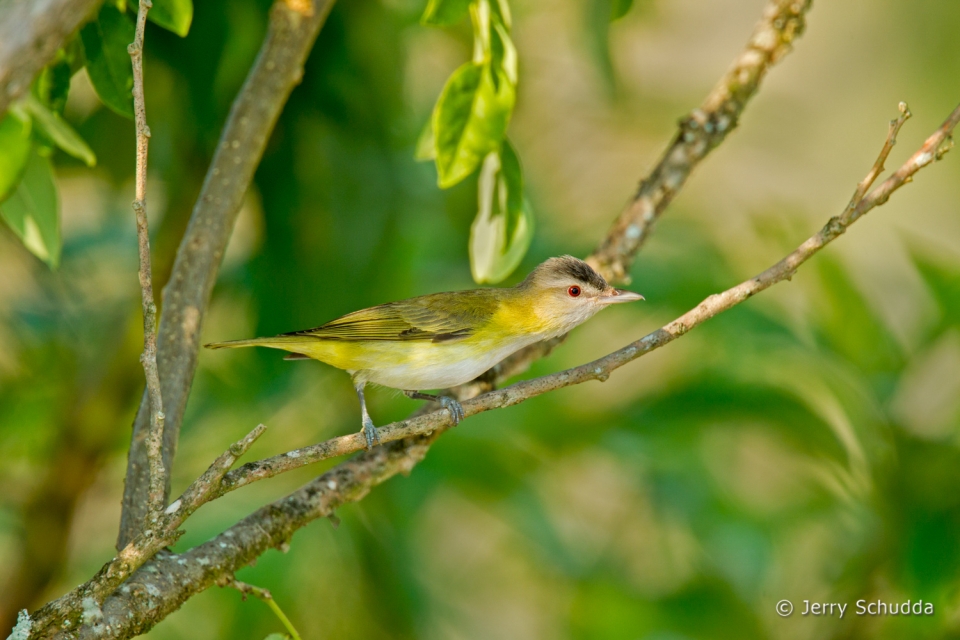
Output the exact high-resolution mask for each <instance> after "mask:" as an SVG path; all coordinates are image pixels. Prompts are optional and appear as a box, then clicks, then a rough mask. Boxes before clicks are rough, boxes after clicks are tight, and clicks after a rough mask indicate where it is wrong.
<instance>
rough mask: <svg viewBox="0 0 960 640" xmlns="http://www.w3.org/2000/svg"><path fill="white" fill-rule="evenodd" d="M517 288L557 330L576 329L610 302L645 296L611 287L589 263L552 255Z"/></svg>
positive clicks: (561, 331)
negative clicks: (552, 256)
mask: <svg viewBox="0 0 960 640" xmlns="http://www.w3.org/2000/svg"><path fill="white" fill-rule="evenodd" d="M517 288H518V289H519V290H520V291H521V294H522V295H523V297H525V298H527V299H528V300H529V302H530V303H531V304H532V305H533V306H534V308H535V309H536V313H537V314H538V315H539V316H541V318H543V319H544V320H547V321H548V322H549V323H550V324H551V325H553V326H555V327H556V331H557V332H558V333H564V332H566V331H569V330H570V329H573V328H574V327H575V326H577V325H579V324H580V323H582V322H585V321H586V320H588V319H590V318H591V317H592V316H593V315H594V314H595V313H597V312H598V311H600V310H601V309H603V308H604V307H607V306H609V305H611V304H618V303H620V302H633V301H635V300H643V299H644V298H643V296H642V295H640V294H639V293H634V292H632V291H624V290H623V289H615V288H614V287H611V286H610V285H609V284H607V281H606V280H604V279H603V276H601V275H600V274H599V273H597V272H596V271H594V270H593V268H592V267H590V265H588V264H587V263H586V262H584V261H583V260H580V259H579V258H574V257H573V256H561V257H559V258H550V259H549V260H547V261H546V262H544V263H542V264H540V265H539V266H537V268H536V269H534V270H533V271H531V272H530V275H528V276H527V278H526V280H524V281H523V282H521V283H520V284H519V285H517Z"/></svg>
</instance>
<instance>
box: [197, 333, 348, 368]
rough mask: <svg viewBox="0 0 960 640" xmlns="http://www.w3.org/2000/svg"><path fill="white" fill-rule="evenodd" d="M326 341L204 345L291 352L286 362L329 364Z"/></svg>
mask: <svg viewBox="0 0 960 640" xmlns="http://www.w3.org/2000/svg"><path fill="white" fill-rule="evenodd" d="M323 342H324V341H320V340H317V339H315V338H308V337H304V336H272V337H269V338H250V339H248V340H230V341H228V342H211V343H210V344H205V345H203V346H204V347H206V348H207V349H236V348H238V347H268V348H270V349H282V350H283V351H289V352H290V353H289V355H287V356H286V357H285V358H284V360H306V359H310V358H315V359H317V360H321V361H323V362H329V360H330V356H331V355H332V353H331V348H330V346H329V345H324V344H323Z"/></svg>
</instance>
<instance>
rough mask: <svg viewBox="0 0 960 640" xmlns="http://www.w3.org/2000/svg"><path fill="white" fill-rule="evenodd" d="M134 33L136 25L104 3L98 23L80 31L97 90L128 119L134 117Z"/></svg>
mask: <svg viewBox="0 0 960 640" xmlns="http://www.w3.org/2000/svg"><path fill="white" fill-rule="evenodd" d="M133 32H134V27H133V22H131V21H130V18H129V17H127V15H125V14H122V13H120V11H118V10H117V8H116V7H115V6H114V5H112V4H104V5H103V6H102V7H101V8H100V13H99V14H97V18H96V20H93V21H91V22H90V23H88V24H87V25H86V26H85V27H83V29H81V30H80V39H81V40H82V41H83V51H84V54H85V55H86V58H87V73H88V74H89V75H90V82H91V84H93V88H94V89H95V90H96V92H97V95H98V96H100V100H101V101H103V103H104V104H105V105H107V106H108V107H110V108H111V109H113V110H114V111H116V112H117V113H119V114H120V115H122V116H126V117H128V118H133V94H132V93H131V90H132V89H133V63H132V62H131V61H130V54H129V53H128V52H127V45H129V44H130V43H131V42H133Z"/></svg>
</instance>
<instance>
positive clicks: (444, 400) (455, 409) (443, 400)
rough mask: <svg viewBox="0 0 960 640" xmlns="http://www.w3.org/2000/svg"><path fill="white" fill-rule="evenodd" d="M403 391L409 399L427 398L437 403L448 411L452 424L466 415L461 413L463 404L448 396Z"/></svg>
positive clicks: (456, 423) (457, 422)
mask: <svg viewBox="0 0 960 640" xmlns="http://www.w3.org/2000/svg"><path fill="white" fill-rule="evenodd" d="M403 393H404V394H406V396H407V397H408V398H410V399H411V400H429V401H430V402H436V403H438V404H439V405H440V406H442V407H443V408H444V409H446V410H447V411H449V412H450V416H451V417H452V418H453V424H454V426H456V425H458V424H460V421H461V420H463V419H464V418H465V417H466V416H465V414H464V413H463V405H462V404H460V403H459V402H457V401H456V400H455V399H453V398H451V397H449V396H435V395H433V394H431V393H421V392H420V391H404V392H403Z"/></svg>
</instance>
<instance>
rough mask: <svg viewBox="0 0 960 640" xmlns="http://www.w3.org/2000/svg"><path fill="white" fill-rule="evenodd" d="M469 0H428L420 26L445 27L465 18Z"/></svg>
mask: <svg viewBox="0 0 960 640" xmlns="http://www.w3.org/2000/svg"><path fill="white" fill-rule="evenodd" d="M469 9H470V0H430V1H429V2H428V3H427V8H426V9H424V11H423V15H422V16H420V24H422V25H424V26H429V27H447V26H450V25H453V24H457V23H458V22H460V21H461V20H463V19H464V18H466V17H467V13H468V11H469Z"/></svg>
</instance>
